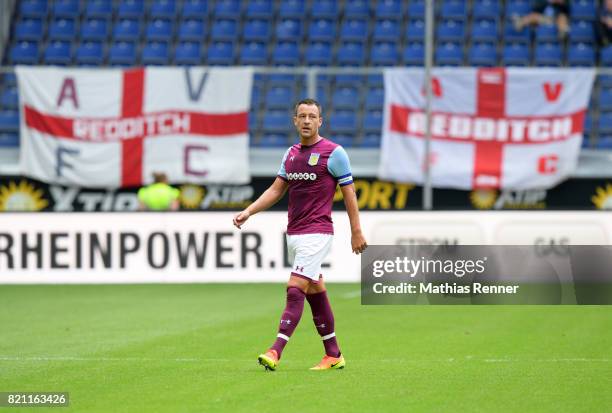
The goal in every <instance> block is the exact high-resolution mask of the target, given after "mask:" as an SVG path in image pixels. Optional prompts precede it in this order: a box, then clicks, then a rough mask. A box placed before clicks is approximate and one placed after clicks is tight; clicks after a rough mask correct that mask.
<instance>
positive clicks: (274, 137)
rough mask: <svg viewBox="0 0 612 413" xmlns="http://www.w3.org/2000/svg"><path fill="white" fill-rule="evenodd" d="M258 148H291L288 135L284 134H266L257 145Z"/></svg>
mask: <svg viewBox="0 0 612 413" xmlns="http://www.w3.org/2000/svg"><path fill="white" fill-rule="evenodd" d="M257 146H261V147H264V148H285V147H287V146H289V143H288V142H287V135H286V134H284V133H266V134H264V135H263V136H262V137H261V138H260V139H259V142H258V143H257Z"/></svg>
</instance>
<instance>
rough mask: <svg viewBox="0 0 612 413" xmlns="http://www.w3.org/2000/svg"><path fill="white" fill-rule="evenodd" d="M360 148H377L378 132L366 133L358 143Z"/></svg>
mask: <svg viewBox="0 0 612 413" xmlns="http://www.w3.org/2000/svg"><path fill="white" fill-rule="evenodd" d="M359 146H360V147H362V148H379V147H380V132H377V133H366V135H365V136H364V137H363V139H362V140H361V144H360V145H359Z"/></svg>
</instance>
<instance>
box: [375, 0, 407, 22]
mask: <svg viewBox="0 0 612 413" xmlns="http://www.w3.org/2000/svg"><path fill="white" fill-rule="evenodd" d="M375 14H376V18H377V19H400V18H401V16H402V15H403V11H402V2H401V0H378V1H377V2H376V9H375Z"/></svg>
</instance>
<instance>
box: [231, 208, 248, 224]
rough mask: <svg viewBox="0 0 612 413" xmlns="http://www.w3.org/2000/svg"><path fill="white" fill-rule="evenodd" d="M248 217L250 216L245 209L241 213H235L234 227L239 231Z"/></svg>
mask: <svg viewBox="0 0 612 413" xmlns="http://www.w3.org/2000/svg"><path fill="white" fill-rule="evenodd" d="M250 216H251V214H250V213H249V211H247V210H246V209H245V210H244V211H242V212H239V213H237V214H236V215H234V226H235V227H236V228H238V229H240V227H241V226H242V224H244V223H245V222H246V220H247V219H249V217H250Z"/></svg>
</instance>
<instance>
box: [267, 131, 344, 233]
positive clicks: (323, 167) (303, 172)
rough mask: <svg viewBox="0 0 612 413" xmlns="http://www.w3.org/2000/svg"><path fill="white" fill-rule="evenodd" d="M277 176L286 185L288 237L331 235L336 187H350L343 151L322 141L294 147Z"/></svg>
mask: <svg viewBox="0 0 612 413" xmlns="http://www.w3.org/2000/svg"><path fill="white" fill-rule="evenodd" d="M278 176H279V177H280V178H282V179H284V180H285V181H287V183H288V184H289V224H288V225H287V234H289V235H295V234H333V233H334V228H333V224H332V219H331V211H332V203H333V198H334V194H335V192H336V184H339V185H340V186H344V185H350V184H352V183H353V177H352V175H351V165H350V162H349V158H348V155H347V154H346V151H345V150H344V148H342V146H340V145H338V144H336V143H334V142H332V141H330V140H328V139H325V138H323V139H321V140H320V141H318V142H317V143H315V144H314V145H310V146H304V145H302V144H300V143H298V144H295V145H293V146H291V147H290V148H289V149H287V151H286V152H285V155H284V157H283V161H282V162H281V167H280V169H279V171H278Z"/></svg>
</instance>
